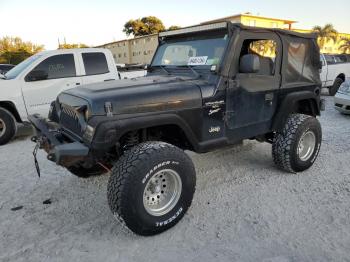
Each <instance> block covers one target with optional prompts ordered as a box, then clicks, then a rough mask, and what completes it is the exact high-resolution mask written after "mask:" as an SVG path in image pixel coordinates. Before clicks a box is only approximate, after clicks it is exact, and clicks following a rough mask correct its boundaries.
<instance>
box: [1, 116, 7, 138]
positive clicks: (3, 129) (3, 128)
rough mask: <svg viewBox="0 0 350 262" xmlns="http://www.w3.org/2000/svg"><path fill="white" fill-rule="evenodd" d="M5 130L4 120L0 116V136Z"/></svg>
mask: <svg viewBox="0 0 350 262" xmlns="http://www.w3.org/2000/svg"><path fill="white" fill-rule="evenodd" d="M5 132H6V125H5V122H4V121H3V120H2V119H1V118H0V137H2V136H3V135H4V134H5Z"/></svg>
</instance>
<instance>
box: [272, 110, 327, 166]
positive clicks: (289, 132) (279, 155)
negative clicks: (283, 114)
mask: <svg viewBox="0 0 350 262" xmlns="http://www.w3.org/2000/svg"><path fill="white" fill-rule="evenodd" d="M309 131H310V132H312V133H313V134H314V136H315V147H314V149H313V152H312V154H310V157H309V158H308V159H306V160H304V161H303V160H302V159H301V158H300V157H299V154H298V146H299V142H300V140H301V138H302V137H303V135H304V134H305V133H307V132H309ZM321 142H322V130H321V126H320V123H319V121H318V120H317V119H316V118H315V117H312V116H308V115H303V114H292V115H290V116H289V117H288V119H287V121H286V123H285V126H284V128H283V130H282V131H280V132H276V134H275V136H274V139H273V143H272V157H273V161H274V163H275V164H276V165H277V167H279V168H280V169H283V170H285V171H288V172H292V173H295V172H301V171H304V170H306V169H308V168H309V167H311V166H312V165H313V163H314V162H315V160H316V158H317V156H318V153H319V151H320V147H321Z"/></svg>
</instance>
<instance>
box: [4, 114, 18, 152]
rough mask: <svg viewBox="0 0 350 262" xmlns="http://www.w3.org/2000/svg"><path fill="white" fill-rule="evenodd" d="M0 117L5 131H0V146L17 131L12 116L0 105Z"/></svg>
mask: <svg viewBox="0 0 350 262" xmlns="http://www.w3.org/2000/svg"><path fill="white" fill-rule="evenodd" d="M0 119H1V122H2V123H3V124H4V126H5V131H4V132H1V131H0V146H1V145H5V144H7V143H8V142H9V141H10V140H11V139H12V138H13V137H14V136H15V135H16V132H17V125H16V120H15V118H14V116H13V115H12V114H11V113H10V112H9V111H8V110H6V109H4V108H1V107H0Z"/></svg>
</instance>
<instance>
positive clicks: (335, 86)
mask: <svg viewBox="0 0 350 262" xmlns="http://www.w3.org/2000/svg"><path fill="white" fill-rule="evenodd" d="M343 82H344V81H343V79H341V78H339V77H337V78H336V79H335V80H334V83H333V85H332V86H330V87H329V89H328V91H329V95H330V96H335V94H336V93H337V92H338V89H339V87H340V86H341V84H342V83H343Z"/></svg>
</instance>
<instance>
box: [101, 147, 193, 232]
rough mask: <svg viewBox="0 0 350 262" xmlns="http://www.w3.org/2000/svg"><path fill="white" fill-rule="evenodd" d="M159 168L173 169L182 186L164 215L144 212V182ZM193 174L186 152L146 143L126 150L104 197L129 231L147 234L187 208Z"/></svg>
mask: <svg viewBox="0 0 350 262" xmlns="http://www.w3.org/2000/svg"><path fill="white" fill-rule="evenodd" d="M162 170H174V171H175V172H177V174H178V175H179V177H180V179H181V183H182V188H181V191H180V195H179V199H178V201H177V202H176V204H175V205H174V207H173V208H172V209H171V210H169V211H168V212H167V213H166V214H164V215H159V216H155V215H152V214H150V213H149V212H147V210H146V207H145V205H144V202H143V201H144V198H143V197H144V192H145V188H146V185H147V184H148V182H149V181H150V179H152V177H153V176H154V175H155V174H157V173H159V172H160V171H162ZM195 186H196V173H195V168H194V165H193V163H192V160H191V159H190V158H189V156H188V155H186V154H185V152H184V151H183V150H181V149H179V148H177V147H175V146H173V145H170V144H167V143H164V142H145V143H142V144H139V145H137V146H134V147H133V148H131V149H129V150H127V151H126V152H125V153H124V154H123V155H122V156H121V158H120V159H119V160H118V162H117V163H116V165H115V166H114V167H113V169H112V174H111V176H110V179H109V181H108V187H107V198H108V204H109V207H110V209H111V211H112V213H113V215H114V217H115V218H116V219H117V220H118V221H120V222H122V223H123V224H124V225H125V226H127V227H128V228H129V229H130V230H131V231H132V232H134V233H136V234H139V235H144V236H149V235H155V234H159V233H161V232H163V231H165V230H167V229H169V228H171V227H173V226H174V225H175V224H177V223H178V222H179V221H180V220H181V218H182V217H183V216H184V215H185V213H186V211H187V209H188V208H189V207H190V205H191V203H192V199H193V195H194V192H195Z"/></svg>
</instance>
